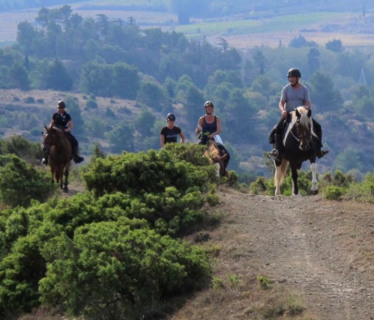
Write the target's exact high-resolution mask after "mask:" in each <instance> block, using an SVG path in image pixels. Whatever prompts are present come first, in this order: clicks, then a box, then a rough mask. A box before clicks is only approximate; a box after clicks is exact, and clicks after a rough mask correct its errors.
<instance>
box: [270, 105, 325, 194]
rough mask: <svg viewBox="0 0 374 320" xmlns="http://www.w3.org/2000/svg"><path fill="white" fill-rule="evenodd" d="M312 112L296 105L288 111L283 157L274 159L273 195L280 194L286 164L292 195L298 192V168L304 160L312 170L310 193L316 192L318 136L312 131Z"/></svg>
mask: <svg viewBox="0 0 374 320" xmlns="http://www.w3.org/2000/svg"><path fill="white" fill-rule="evenodd" d="M311 115H312V112H311V110H307V109H305V108H304V107H298V108H296V110H295V111H292V112H291V113H290V116H291V119H290V123H289V125H288V127H287V130H286V132H285V135H284V137H283V145H284V152H283V159H282V160H281V161H275V175H274V184H275V195H276V196H277V195H280V194H281V192H280V185H281V183H282V181H283V179H284V178H285V176H286V173H287V168H288V165H290V167H291V174H292V195H297V194H298V193H299V188H298V183H297V179H298V172H297V171H298V170H299V169H300V168H301V165H302V163H303V162H304V161H306V160H309V161H310V168H311V170H312V188H311V193H312V194H317V193H318V184H317V164H316V158H317V150H318V148H317V145H318V137H317V135H316V134H315V133H314V131H313V121H312V117H311Z"/></svg>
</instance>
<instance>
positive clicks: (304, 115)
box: [291, 106, 312, 128]
mask: <svg viewBox="0 0 374 320" xmlns="http://www.w3.org/2000/svg"><path fill="white" fill-rule="evenodd" d="M296 110H297V111H298V113H300V124H301V125H302V126H303V127H305V128H308V127H311V124H312V117H310V116H308V111H309V109H307V108H305V107H304V106H300V107H297V108H296ZM291 117H292V118H291V119H292V123H295V122H296V120H297V116H296V111H292V112H291Z"/></svg>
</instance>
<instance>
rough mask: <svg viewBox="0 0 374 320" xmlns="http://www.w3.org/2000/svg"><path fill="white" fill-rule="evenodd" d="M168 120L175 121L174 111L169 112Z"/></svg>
mask: <svg viewBox="0 0 374 320" xmlns="http://www.w3.org/2000/svg"><path fill="white" fill-rule="evenodd" d="M166 120H170V121H175V115H174V114H173V113H168V115H167V116H166Z"/></svg>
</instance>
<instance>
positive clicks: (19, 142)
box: [0, 131, 41, 164]
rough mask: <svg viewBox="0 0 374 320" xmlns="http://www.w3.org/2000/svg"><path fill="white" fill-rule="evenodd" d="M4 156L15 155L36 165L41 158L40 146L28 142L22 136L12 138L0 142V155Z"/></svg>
mask: <svg viewBox="0 0 374 320" xmlns="http://www.w3.org/2000/svg"><path fill="white" fill-rule="evenodd" d="M40 132H41V131H39V133H40ZM6 154H15V155H17V156H18V157H19V158H22V159H23V160H25V161H26V162H28V163H31V164H37V163H38V162H39V159H40V156H41V149H40V144H39V143H33V142H30V141H29V140H27V139H25V138H24V137H22V136H12V137H10V138H8V139H6V140H0V155H6Z"/></svg>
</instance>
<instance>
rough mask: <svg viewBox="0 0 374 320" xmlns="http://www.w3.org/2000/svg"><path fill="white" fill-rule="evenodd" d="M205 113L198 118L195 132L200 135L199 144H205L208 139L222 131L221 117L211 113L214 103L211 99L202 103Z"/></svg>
mask: <svg viewBox="0 0 374 320" xmlns="http://www.w3.org/2000/svg"><path fill="white" fill-rule="evenodd" d="M204 108H205V115H203V116H201V117H200V118H199V121H198V123H197V127H196V130H195V132H196V133H197V134H200V133H203V135H201V139H200V142H199V143H200V144H206V143H207V141H208V139H212V138H213V137H214V136H216V135H219V134H220V133H221V131H222V127H221V119H220V118H219V117H217V116H215V115H214V114H213V112H214V105H213V102H212V101H206V102H205V103H204Z"/></svg>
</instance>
